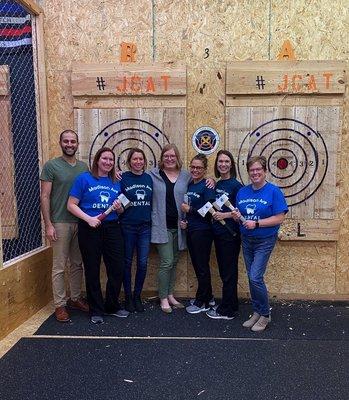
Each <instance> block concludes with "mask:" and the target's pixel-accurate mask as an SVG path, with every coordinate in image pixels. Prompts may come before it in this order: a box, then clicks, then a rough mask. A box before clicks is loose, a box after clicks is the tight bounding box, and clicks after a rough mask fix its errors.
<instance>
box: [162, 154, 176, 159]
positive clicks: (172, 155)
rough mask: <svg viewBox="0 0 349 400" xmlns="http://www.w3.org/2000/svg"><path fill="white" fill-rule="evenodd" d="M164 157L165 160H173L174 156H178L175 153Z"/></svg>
mask: <svg viewBox="0 0 349 400" xmlns="http://www.w3.org/2000/svg"><path fill="white" fill-rule="evenodd" d="M163 158H164V159H165V160H171V159H173V158H177V156H176V155H175V154H170V155H168V156H163Z"/></svg>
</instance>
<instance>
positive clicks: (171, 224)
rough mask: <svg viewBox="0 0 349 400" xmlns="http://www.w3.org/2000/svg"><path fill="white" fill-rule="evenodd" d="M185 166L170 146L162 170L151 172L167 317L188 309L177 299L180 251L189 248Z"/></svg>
mask: <svg viewBox="0 0 349 400" xmlns="http://www.w3.org/2000/svg"><path fill="white" fill-rule="evenodd" d="M182 165H183V163H182V160H181V158H180V155H179V151H178V148H177V146H176V145H174V144H167V145H165V146H164V147H163V149H162V151H161V155H160V161H159V167H158V168H153V169H152V170H151V171H149V174H150V176H151V178H152V181H153V207H152V212H151V221H152V227H151V242H152V243H156V247H157V250H158V253H159V256H160V266H159V271H158V285H159V287H158V289H159V298H160V306H161V309H162V311H163V312H164V313H167V314H169V313H171V312H172V308H184V306H183V304H182V303H180V302H179V301H178V300H177V299H176V298H175V297H174V289H175V283H176V267H177V262H178V256H179V250H184V249H185V248H186V241H185V233H184V231H183V230H181V229H180V226H179V221H180V219H181V214H180V206H181V204H182V202H183V198H184V194H185V193H186V191H187V186H188V183H189V180H190V175H189V173H188V172H187V171H185V170H183V169H182Z"/></svg>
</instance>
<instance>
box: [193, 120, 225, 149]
mask: <svg viewBox="0 0 349 400" xmlns="http://www.w3.org/2000/svg"><path fill="white" fill-rule="evenodd" d="M192 144H193V147H194V149H195V150H196V151H197V152H198V153H202V154H206V155H209V154H212V153H213V152H214V151H215V150H216V149H217V147H218V145H219V134H218V133H217V131H215V130H214V129H213V128H210V127H209V126H202V127H201V128H199V129H197V130H196V131H195V132H194V134H193V138H192Z"/></svg>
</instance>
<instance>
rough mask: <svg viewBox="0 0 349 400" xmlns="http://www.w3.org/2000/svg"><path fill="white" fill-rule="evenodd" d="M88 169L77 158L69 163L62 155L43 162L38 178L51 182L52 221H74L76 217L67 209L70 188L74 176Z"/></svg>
mask: <svg viewBox="0 0 349 400" xmlns="http://www.w3.org/2000/svg"><path fill="white" fill-rule="evenodd" d="M85 171H88V167H87V165H86V163H84V162H82V161H79V160H77V161H76V164H75V165H74V166H73V165H70V164H69V163H68V162H67V161H65V160H64V158H63V157H57V158H54V159H52V160H49V161H47V162H46V163H45V165H44V167H43V169H42V172H41V175H40V180H42V181H48V182H52V190H51V197H50V214H51V221H52V222H76V221H77V220H78V219H77V218H76V217H74V215H72V214H71V213H70V212H69V211H68V210H67V201H68V197H69V191H70V188H71V186H72V184H73V182H74V180H75V178H76V177H77V176H78V175H79V174H81V173H82V172H85Z"/></svg>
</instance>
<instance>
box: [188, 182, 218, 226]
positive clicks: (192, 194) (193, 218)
mask: <svg viewBox="0 0 349 400" xmlns="http://www.w3.org/2000/svg"><path fill="white" fill-rule="evenodd" d="M187 196H188V201H189V205H190V207H191V212H189V213H188V214H187V221H188V231H189V232H192V231H197V230H200V229H211V227H212V224H211V218H210V216H211V214H210V213H207V214H206V217H205V218H204V217H202V216H201V215H200V214H199V213H198V212H197V210H198V209H200V208H201V207H202V206H204V205H205V204H206V203H207V202H208V201H210V202H213V201H214V199H215V193H214V190H213V189H209V188H208V187H206V180H205V179H202V180H201V181H200V182H198V183H194V182H190V183H189V185H188V191H187Z"/></svg>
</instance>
